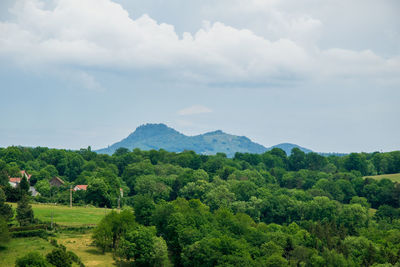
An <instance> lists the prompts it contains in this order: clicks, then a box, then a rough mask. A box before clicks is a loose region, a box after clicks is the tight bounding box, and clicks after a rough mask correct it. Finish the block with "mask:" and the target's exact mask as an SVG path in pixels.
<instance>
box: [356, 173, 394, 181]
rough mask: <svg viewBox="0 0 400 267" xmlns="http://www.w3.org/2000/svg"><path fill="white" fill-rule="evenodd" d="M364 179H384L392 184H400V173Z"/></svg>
mask: <svg viewBox="0 0 400 267" xmlns="http://www.w3.org/2000/svg"><path fill="white" fill-rule="evenodd" d="M364 178H372V179H376V180H382V179H384V178H385V179H389V180H391V181H393V182H398V183H400V173H394V174H382V175H374V176H364Z"/></svg>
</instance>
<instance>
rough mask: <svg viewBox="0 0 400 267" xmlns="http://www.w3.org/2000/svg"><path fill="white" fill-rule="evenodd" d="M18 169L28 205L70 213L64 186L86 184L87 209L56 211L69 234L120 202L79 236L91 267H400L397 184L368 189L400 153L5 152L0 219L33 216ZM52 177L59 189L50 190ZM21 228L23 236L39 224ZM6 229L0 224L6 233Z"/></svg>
mask: <svg viewBox="0 0 400 267" xmlns="http://www.w3.org/2000/svg"><path fill="white" fill-rule="evenodd" d="M21 170H25V171H26V172H28V173H29V174H31V175H32V176H31V178H30V181H29V182H30V183H31V185H33V186H35V187H36V188H37V190H38V191H39V192H40V193H41V195H40V196H37V197H31V198H30V201H36V202H43V203H50V202H52V203H54V202H57V203H58V204H63V203H64V204H68V203H69V190H68V189H69V188H70V185H72V186H74V185H77V184H80V185H88V186H87V190H86V191H85V190H81V191H77V192H74V193H73V204H74V205H75V206H78V205H81V206H82V207H79V208H73V209H71V208H68V207H60V213H61V214H62V215H60V216H59V217H58V219H59V220H60V221H63V222H64V223H65V224H71V225H74V224H75V225H77V226H78V225H81V224H82V223H83V224H86V223H89V224H91V223H92V222H95V221H96V222H97V221H98V219H99V218H100V217H102V215H101V213H102V211H104V209H93V213H92V214H91V213H90V212H88V211H92V209H90V208H89V209H88V208H85V207H84V206H85V205H88V204H90V205H93V206H97V207H108V208H116V207H117V205H118V200H120V204H121V205H122V207H123V211H122V212H121V213H117V212H108V213H107V215H106V216H105V217H103V218H102V219H101V220H100V222H99V223H98V225H97V227H96V228H94V229H93V232H92V233H84V234H85V237H82V238H84V239H85V240H87V241H85V244H86V245H82V246H89V245H88V244H89V239H90V240H91V242H93V245H94V246H93V247H91V248H87V250H88V251H90V253H91V255H90V257H91V260H90V261H93V262H96V259H95V257H92V256H93V255H95V254H96V253H97V254H99V259H100V258H101V255H103V253H106V254H105V255H110V254H107V253H111V254H112V255H113V256H114V258H115V260H116V262H118V263H123V264H128V265H134V266H170V265H174V266H238V265H239V266H379V265H378V264H386V265H385V266H396V264H397V265H398V264H400V209H399V207H400V185H399V183H396V182H393V181H391V180H389V179H380V180H377V179H371V178H364V177H365V176H373V175H376V174H395V173H399V172H400V151H394V152H388V153H351V154H349V155H346V156H341V157H338V156H329V157H324V156H321V155H319V154H317V153H313V152H310V153H304V152H303V151H301V150H300V149H298V148H294V149H293V150H292V153H291V154H290V156H288V155H287V154H286V153H285V152H284V151H283V150H281V149H278V148H274V149H272V150H270V151H267V152H264V153H262V154H249V153H235V155H234V157H233V158H228V157H227V156H226V155H225V154H223V153H218V154H217V155H215V156H207V155H199V154H196V153H194V152H193V151H185V152H182V153H174V152H167V151H165V150H160V151H156V150H150V151H141V150H139V149H135V150H133V151H130V150H128V149H124V148H120V149H118V150H116V152H115V153H114V154H113V155H104V154H97V153H95V152H93V151H91V149H90V148H88V149H81V150H79V151H68V150H60V149H48V148H40V147H38V148H22V147H9V148H6V149H0V185H1V188H2V189H1V190H0V195H3V196H4V197H0V209H8V208H7V207H6V206H5V205H4V204H3V202H4V199H7V200H8V201H10V202H16V201H19V207H24V208H20V209H19V210H20V211H19V212H20V213H21V210H22V211H27V210H29V207H27V205H26V201H27V199H26V197H25V194H26V192H27V191H28V185H27V184H26V183H27V182H26V179H25V182H24V184H23V183H22V182H21V184H20V186H18V187H17V188H11V187H10V186H9V185H8V177H9V176H11V177H15V176H16V175H18V174H19V173H20V171H21ZM53 176H58V177H60V178H61V179H62V180H64V181H65V184H64V185H63V186H61V187H59V188H56V187H50V184H49V180H50V179H51V178H52V177H53ZM23 180H24V179H23ZM23 180H22V181H23ZM120 189H123V196H121V194H120V192H121V191H120ZM3 191H4V192H5V193H2V192H3ZM2 199H3V200H2ZM2 201H3V202H2ZM24 203H25V204H24ZM24 205H25V206H24ZM53 208H54V207H53V206H49V208H48V209H47V210H46V211H42V210H40V206H36V205H34V211H35V210H36V211H37V214H35V217H36V219H37V217H39V218H43V219H44V220H47V221H48V219H49V210H51V209H53ZM69 213H71V216H69V215H68V214H69ZM73 213H75V214H73ZM84 213H87V217H85V216H84ZM1 214H3V213H1ZM4 214H5V213H4ZM29 214H30V213H28V215H29ZM29 216H30V215H29ZM20 217H21V216H20ZM22 219H24V218H19V219H17V221H18V222H19V223H20V224H21V225H22V224H28V225H35V223H36V222H35V220H33V218H32V217H28V220H22ZM7 220H10V216H4V218H1V216H0V227H2V229H4V231H5V232H6V231H7V228H6V227H7V225H6V224H4V221H7ZM20 238H21V237H20ZM57 238H58V239H59V240H60V241H59V242H64V241H62V239H63V237H62V236H58V237H57ZM70 238H72V239H73V240H70V241H68V240H65V242H64V243H65V244H66V245H65V246H68V247H69V248H70V250H72V248H73V245H72V244H73V243H68V242H73V241H75V242H78V241H77V239H78V237H76V236H75V237H73V236H70ZM67 239H68V238H67ZM14 241H15V238H13V239H12V241H11V242H10V243H7V240H6V239H4V240H3V241H1V240H0V243H1V242H3V243H2V244H3V246H4V247H7V246H8V245H12V244H13V243H12V242H14ZM90 244H91V243H90ZM6 251H8V249H7V248H6ZM58 251H60V248H58ZM88 253H89V252H88ZM47 255H48V254H47ZM81 255H82V254H81ZM86 256H89V255H86ZM86 256H85V257H86ZM46 257H47V256H46ZM83 257H84V255H82V256H81V258H83Z"/></svg>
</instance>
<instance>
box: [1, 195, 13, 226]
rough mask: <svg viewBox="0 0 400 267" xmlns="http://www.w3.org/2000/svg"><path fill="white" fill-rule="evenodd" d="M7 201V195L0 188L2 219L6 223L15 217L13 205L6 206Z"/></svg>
mask: <svg viewBox="0 0 400 267" xmlns="http://www.w3.org/2000/svg"><path fill="white" fill-rule="evenodd" d="M5 201H6V195H5V194H4V191H3V189H1V187H0V217H3V219H4V220H5V221H10V220H11V219H12V217H14V211H13V209H12V207H11V205H8V204H6V203H5Z"/></svg>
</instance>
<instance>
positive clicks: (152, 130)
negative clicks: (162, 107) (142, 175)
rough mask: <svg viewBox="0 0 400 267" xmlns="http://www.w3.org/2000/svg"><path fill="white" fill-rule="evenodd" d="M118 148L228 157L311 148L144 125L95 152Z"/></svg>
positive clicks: (163, 126)
mask: <svg viewBox="0 0 400 267" xmlns="http://www.w3.org/2000/svg"><path fill="white" fill-rule="evenodd" d="M120 147H125V148H128V149H129V150H132V149H134V148H139V149H141V150H151V149H155V150H159V149H160V148H162V149H165V150H167V151H171V152H182V151H184V150H193V151H195V152H196V153H198V154H204V155H211V154H216V153H217V152H223V153H225V154H226V155H227V156H228V157H233V155H234V154H235V152H243V153H246V152H247V153H257V154H259V153H263V152H265V151H268V150H271V149H272V148H275V147H277V148H281V149H283V150H284V151H285V152H286V154H290V151H291V150H292V148H294V147H298V148H300V149H301V150H303V151H304V152H306V153H308V152H311V150H309V149H307V148H303V147H300V146H298V145H294V144H288V143H284V144H279V145H276V146H273V147H270V148H266V147H264V146H262V145H260V144H257V143H255V142H252V141H251V140H250V139H249V138H247V137H245V136H237V135H231V134H227V133H224V132H223V131H221V130H218V131H214V132H209V133H205V134H200V135H196V136H187V135H184V134H182V133H180V132H178V131H176V130H175V129H172V128H170V127H168V126H167V125H165V124H145V125H142V126H139V127H138V128H137V129H136V130H135V131H134V132H133V133H131V134H130V135H129V136H128V137H126V138H125V139H123V140H121V141H119V142H117V143H115V144H113V145H111V146H109V147H107V148H103V149H99V150H97V151H96V152H97V153H102V154H112V153H114V152H115V150H117V149H118V148H120Z"/></svg>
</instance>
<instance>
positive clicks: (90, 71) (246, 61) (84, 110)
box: [0, 0, 400, 152]
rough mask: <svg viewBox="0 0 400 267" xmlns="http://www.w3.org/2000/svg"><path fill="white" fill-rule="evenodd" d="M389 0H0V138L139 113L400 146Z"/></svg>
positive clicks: (32, 141)
mask: <svg viewBox="0 0 400 267" xmlns="http://www.w3.org/2000/svg"><path fill="white" fill-rule="evenodd" d="M399 14H400V2H399V1H398V0H379V1H378V0H352V1H346V0H325V1H320V0H296V1H293V0H290V1H289V0H217V1H216V0H193V1H186V0H168V1H167V0H146V1H137V0H1V1H0V81H1V83H0V98H1V104H0V147H6V146H9V145H24V146H48V147H57V148H71V149H78V148H81V147H87V146H88V145H91V146H92V148H101V147H105V146H107V145H109V144H112V143H114V142H116V141H119V140H120V139H122V138H124V137H126V136H127V135H128V134H129V133H130V132H132V131H133V130H134V129H135V128H136V127H137V126H139V125H141V124H144V123H148V122H151V123H158V122H162V123H166V124H167V125H169V126H171V127H173V128H175V129H177V130H178V131H181V132H183V133H185V134H188V135H194V134H199V133H204V132H206V131H211V130H217V129H221V130H223V131H225V132H228V133H232V134H236V135H245V136H248V137H249V138H250V139H252V140H253V141H256V142H258V143H260V144H262V145H264V146H271V145H275V144H278V143H282V142H291V143H296V144H299V145H301V146H305V147H308V148H310V149H312V150H314V151H323V152H333V151H334V152H352V151H356V152H360V151H366V152H372V151H381V150H382V151H390V150H398V149H400V138H399V137H400V17H399Z"/></svg>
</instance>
